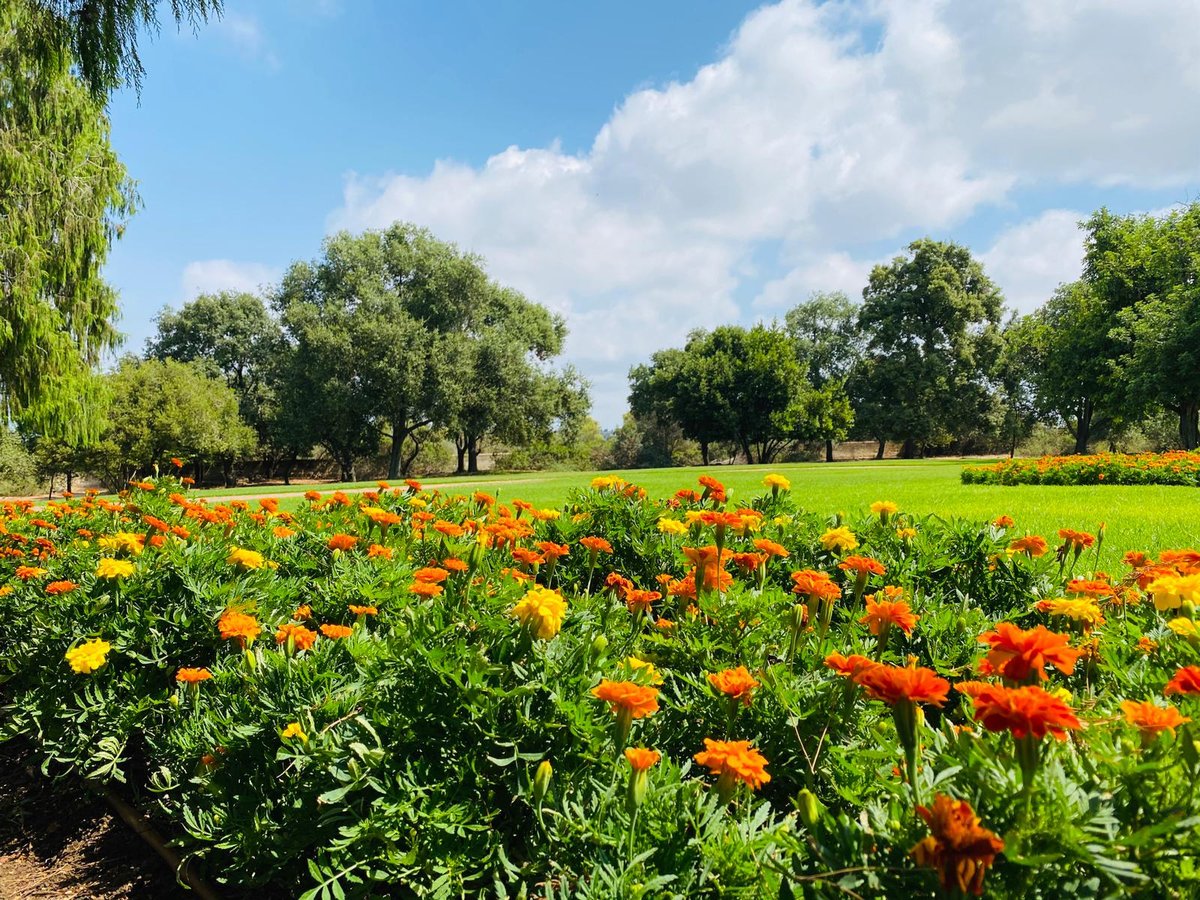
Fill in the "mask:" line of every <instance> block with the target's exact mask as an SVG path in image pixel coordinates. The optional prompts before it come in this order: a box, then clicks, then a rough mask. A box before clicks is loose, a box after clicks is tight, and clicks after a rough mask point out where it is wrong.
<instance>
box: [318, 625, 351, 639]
mask: <svg viewBox="0 0 1200 900" xmlns="http://www.w3.org/2000/svg"><path fill="white" fill-rule="evenodd" d="M321 634H323V635H325V637H327V638H333V639H334V640H336V639H338V638H348V637H350V635H352V634H354V629H353V628H351V627H350V626H349V625H322V626H321Z"/></svg>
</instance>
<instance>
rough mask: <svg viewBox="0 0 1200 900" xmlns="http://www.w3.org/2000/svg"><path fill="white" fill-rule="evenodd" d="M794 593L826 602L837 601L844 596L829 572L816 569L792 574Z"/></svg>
mask: <svg viewBox="0 0 1200 900" xmlns="http://www.w3.org/2000/svg"><path fill="white" fill-rule="evenodd" d="M792 582H793V586H792V593H793V594H802V595H804V596H807V597H820V598H822V599H824V600H836V599H837V598H838V597H840V596H842V589H841V588H840V587H838V586H837V585H836V584H835V583H834V581H833V579H832V578H830V577H829V573H828V572H818V571H816V570H814V569H802V570H801V571H799V572H793V573H792Z"/></svg>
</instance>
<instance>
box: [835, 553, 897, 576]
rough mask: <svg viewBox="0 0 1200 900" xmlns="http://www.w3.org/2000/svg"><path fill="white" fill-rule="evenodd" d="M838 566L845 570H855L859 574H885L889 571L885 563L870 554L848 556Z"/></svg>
mask: <svg viewBox="0 0 1200 900" xmlns="http://www.w3.org/2000/svg"><path fill="white" fill-rule="evenodd" d="M838 568H839V569H841V570H842V571H843V572H854V573H856V574H858V575H883V574H884V573H885V572H887V569H886V568H884V565H883V563H881V562H880V561H879V560H877V559H872V558H871V557H869V556H847V557H846V558H845V559H843V560H842V561H841V562H840V563H838Z"/></svg>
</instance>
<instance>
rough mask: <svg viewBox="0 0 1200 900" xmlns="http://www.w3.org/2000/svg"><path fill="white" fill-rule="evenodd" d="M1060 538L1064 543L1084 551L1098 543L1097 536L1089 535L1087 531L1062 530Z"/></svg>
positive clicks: (1059, 531) (1060, 530) (1059, 532)
mask: <svg viewBox="0 0 1200 900" xmlns="http://www.w3.org/2000/svg"><path fill="white" fill-rule="evenodd" d="M1058 536H1059V537H1060V538H1062V539H1063V541H1064V542H1066V543H1068V544H1070V545H1071V546H1073V547H1074V548H1075V549H1076V550H1082V549H1083V548H1085V547H1090V546H1092V544H1094V543H1096V536H1095V535H1093V534H1088V533H1087V532H1086V531H1075V530H1074V529H1072V528H1060V529H1059V530H1058Z"/></svg>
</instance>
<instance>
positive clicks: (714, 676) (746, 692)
mask: <svg viewBox="0 0 1200 900" xmlns="http://www.w3.org/2000/svg"><path fill="white" fill-rule="evenodd" d="M708 683H709V684H711V685H712V686H713V687H714V688H715V689H716V690H717V691H719V692H720V693H722V694H725V695H726V696H727V697H729V699H730V700H733V701H738V700H740V701H741V702H742V705H743V706H749V705H750V700H751V698H752V696H753V693H754V689H755V688H756V687H758V686H759V683H758V682H757V681H755V680H754V676H753V675H751V674H750V670H749V669H747V668H746V667H745V666H738V667H737V668H736V669H724V670H723V671H720V672H716V673H713V672H710V673H709V675H708Z"/></svg>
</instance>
